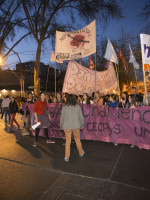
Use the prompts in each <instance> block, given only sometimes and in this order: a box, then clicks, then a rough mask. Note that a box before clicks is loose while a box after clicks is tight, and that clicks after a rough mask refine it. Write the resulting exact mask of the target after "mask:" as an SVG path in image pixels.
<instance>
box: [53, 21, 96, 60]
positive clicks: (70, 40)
mask: <svg viewBox="0 0 150 200" xmlns="http://www.w3.org/2000/svg"><path fill="white" fill-rule="evenodd" d="M95 52H96V21H95V20H94V21H93V22H92V23H90V24H89V25H88V26H86V27H85V28H83V29H81V30H77V31H70V32H60V31H56V46H55V55H56V59H57V60H75V59H80V58H83V57H86V56H89V55H91V54H94V53H95Z"/></svg>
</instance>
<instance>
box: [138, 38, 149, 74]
mask: <svg viewBox="0 0 150 200" xmlns="http://www.w3.org/2000/svg"><path fill="white" fill-rule="evenodd" d="M140 38H141V49H142V61H143V70H144V71H147V72H150V35H146V34H140Z"/></svg>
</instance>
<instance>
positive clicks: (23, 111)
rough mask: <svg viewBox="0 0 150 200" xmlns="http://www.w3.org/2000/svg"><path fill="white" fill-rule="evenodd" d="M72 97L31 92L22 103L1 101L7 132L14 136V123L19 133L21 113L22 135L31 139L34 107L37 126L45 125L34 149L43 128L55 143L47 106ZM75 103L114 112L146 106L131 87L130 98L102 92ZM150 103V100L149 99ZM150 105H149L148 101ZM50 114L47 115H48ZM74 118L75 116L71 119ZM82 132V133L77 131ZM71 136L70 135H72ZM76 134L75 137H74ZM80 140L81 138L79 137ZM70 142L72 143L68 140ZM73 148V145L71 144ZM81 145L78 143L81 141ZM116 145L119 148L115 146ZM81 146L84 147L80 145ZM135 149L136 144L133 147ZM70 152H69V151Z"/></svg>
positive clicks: (37, 130) (143, 99) (78, 98)
mask: <svg viewBox="0 0 150 200" xmlns="http://www.w3.org/2000/svg"><path fill="white" fill-rule="evenodd" d="M69 96H70V95H69V94H67V93H57V94H56V96H54V95H49V94H47V93H44V92H43V93H41V94H40V96H39V97H37V96H33V94H32V93H31V92H29V93H28V94H27V97H26V98H25V97H22V98H21V101H17V99H15V98H14V97H11V98H10V97H9V96H6V97H5V98H3V99H1V100H0V105H1V119H3V118H4V123H5V127H6V128H7V127H8V124H10V126H9V128H8V129H7V131H8V132H12V128H13V125H14V123H15V124H16V126H17V127H16V129H20V125H19V123H18V122H17V120H16V118H15V117H16V113H19V114H20V115H21V116H22V117H21V118H22V123H23V125H21V127H22V126H23V128H24V129H25V132H24V133H23V135H24V136H25V135H30V134H32V132H31V131H32V128H31V117H30V110H29V105H30V104H34V105H33V112H34V123H38V122H39V121H40V122H41V121H42V123H41V124H40V126H39V127H38V128H36V130H35V141H34V144H33V147H37V141H38V134H39V131H40V128H42V129H43V128H44V130H45V135H46V138H47V140H46V143H55V141H53V140H51V139H50V138H49V135H48V127H49V126H50V121H51V117H50V114H49V113H47V112H48V104H49V103H62V104H66V103H67V98H69ZM71 98H74V99H75V102H76V104H88V105H95V106H100V107H103V106H109V107H112V108H114V109H115V108H116V109H117V108H135V107H141V106H146V98H145V95H143V94H142V93H137V92H136V88H135V87H132V89H131V93H130V94H128V93H127V92H123V93H122V94H121V95H120V96H119V95H116V94H107V95H103V96H102V95H101V94H100V92H98V91H97V92H93V94H92V96H88V94H87V93H84V94H83V95H79V96H76V95H73V97H71ZM148 101H149V99H148ZM149 102H150V101H149ZM46 113H47V114H46ZM71 116H72V115H71ZM78 132H79V131H78ZM70 133H71V132H70ZM75 134H76V133H75ZM78 134H79V133H78ZM77 138H78V139H77V140H79V137H77ZM69 141H70V139H69ZM68 144H70V142H68ZM78 144H80V143H79V141H78ZM115 145H116V144H115ZM80 146H81V145H80ZM132 146H133V147H134V144H132ZM69 151H70V150H69ZM82 154H84V151H83V149H82V148H81V149H80V156H81V155H82ZM68 155H69V154H68ZM68 157H69V156H67V157H65V158H66V161H68Z"/></svg>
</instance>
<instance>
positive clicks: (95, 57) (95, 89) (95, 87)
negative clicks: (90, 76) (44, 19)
mask: <svg viewBox="0 0 150 200" xmlns="http://www.w3.org/2000/svg"><path fill="white" fill-rule="evenodd" d="M95 92H96V52H95Z"/></svg>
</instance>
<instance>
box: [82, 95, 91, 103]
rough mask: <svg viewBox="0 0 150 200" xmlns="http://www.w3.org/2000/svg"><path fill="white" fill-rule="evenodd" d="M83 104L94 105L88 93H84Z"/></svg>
mask: <svg viewBox="0 0 150 200" xmlns="http://www.w3.org/2000/svg"><path fill="white" fill-rule="evenodd" d="M82 103H83V104H93V101H92V100H90V97H89V96H88V94H87V93H84V94H83V97H82Z"/></svg>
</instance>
